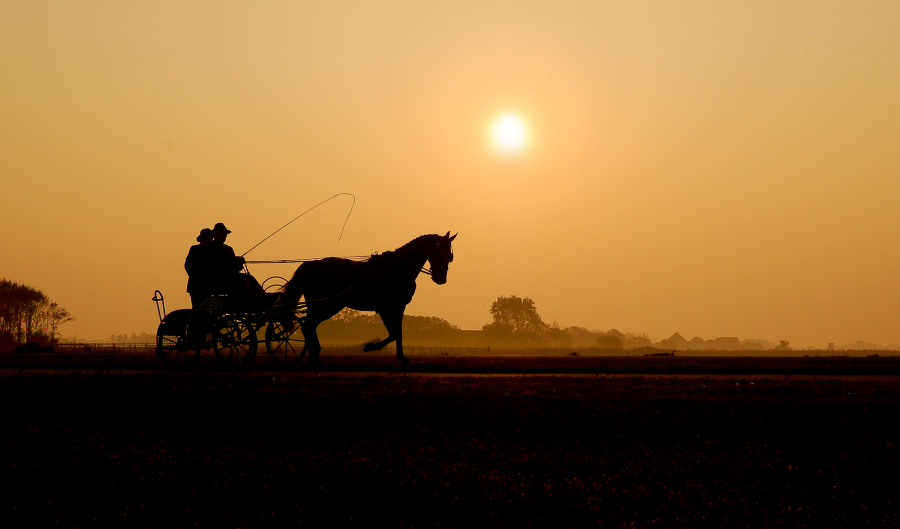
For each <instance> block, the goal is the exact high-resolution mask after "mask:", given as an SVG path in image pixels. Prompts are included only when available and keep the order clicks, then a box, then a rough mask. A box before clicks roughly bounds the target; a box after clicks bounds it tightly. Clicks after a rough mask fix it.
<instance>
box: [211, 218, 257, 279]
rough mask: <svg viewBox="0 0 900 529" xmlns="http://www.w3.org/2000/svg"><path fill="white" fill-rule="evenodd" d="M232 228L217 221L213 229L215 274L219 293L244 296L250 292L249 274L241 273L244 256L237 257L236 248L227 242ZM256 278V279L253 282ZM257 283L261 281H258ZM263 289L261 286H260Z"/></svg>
mask: <svg viewBox="0 0 900 529" xmlns="http://www.w3.org/2000/svg"><path fill="white" fill-rule="evenodd" d="M229 233H231V230H229V229H228V228H226V227H225V225H224V224H222V223H221V222H217V223H216V225H215V226H213V229H212V241H213V248H214V249H215V257H214V262H213V266H214V276H215V285H216V288H217V289H218V292H217V293H220V294H231V295H237V296H244V295H247V294H249V293H250V292H249V290H248V288H247V286H246V285H245V283H246V281H247V278H246V277H244V276H247V275H248V274H241V270H242V269H243V268H244V262H245V261H244V258H243V257H237V256H235V254H234V249H233V248H232V247H231V246H228V245H227V244H225V240H226V239H227V238H228V234H229ZM255 281H256V280H255V279H254V280H253V282H255ZM256 284H257V285H258V284H259V283H256ZM260 289H261V287H260Z"/></svg>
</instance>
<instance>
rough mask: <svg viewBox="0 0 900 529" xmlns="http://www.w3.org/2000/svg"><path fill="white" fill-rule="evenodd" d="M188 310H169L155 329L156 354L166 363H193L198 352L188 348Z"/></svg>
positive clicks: (198, 354)
mask: <svg viewBox="0 0 900 529" xmlns="http://www.w3.org/2000/svg"><path fill="white" fill-rule="evenodd" d="M189 321H190V311H188V310H175V311H172V312H170V313H169V314H168V315H167V316H166V317H165V318H164V319H163V321H162V322H160V324H159V329H158V330H157V331H156V354H157V356H159V359H160V360H162V361H163V362H165V363H167V364H193V363H194V362H196V361H197V357H198V356H200V352H199V351H196V350H193V349H191V348H190V345H189V344H188V339H187V328H188V322H189Z"/></svg>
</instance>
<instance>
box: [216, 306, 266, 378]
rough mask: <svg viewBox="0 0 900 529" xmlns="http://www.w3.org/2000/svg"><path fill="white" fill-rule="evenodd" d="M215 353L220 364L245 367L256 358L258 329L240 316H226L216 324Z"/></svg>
mask: <svg viewBox="0 0 900 529" xmlns="http://www.w3.org/2000/svg"><path fill="white" fill-rule="evenodd" d="M213 338H214V342H215V347H214V348H213V352H215V353H216V358H218V359H219V361H220V362H222V363H225V364H228V365H230V366H233V367H243V366H247V365H250V364H252V363H253V360H254V359H255V358H256V349H257V347H258V345H259V344H258V342H257V339H256V328H255V327H254V326H253V325H252V324H248V323H247V321H246V320H245V319H244V318H242V317H240V316H233V315H227V314H226V315H224V316H221V317H220V318H219V320H218V321H217V322H216V332H215V333H214V336H213Z"/></svg>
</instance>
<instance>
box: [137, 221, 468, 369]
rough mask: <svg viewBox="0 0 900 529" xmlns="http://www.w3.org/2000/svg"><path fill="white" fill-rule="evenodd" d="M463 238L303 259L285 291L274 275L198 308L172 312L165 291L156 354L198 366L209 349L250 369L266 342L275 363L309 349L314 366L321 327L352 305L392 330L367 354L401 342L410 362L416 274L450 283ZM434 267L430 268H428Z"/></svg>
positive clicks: (428, 238) (429, 238)
mask: <svg viewBox="0 0 900 529" xmlns="http://www.w3.org/2000/svg"><path fill="white" fill-rule="evenodd" d="M455 238H456V235H453V236H451V235H450V232H447V234H446V235H437V234H430V235H422V236H420V237H417V238H415V239H413V240H412V241H410V242H408V243H407V244H405V245H403V246H401V247H400V248H397V249H396V250H393V251H388V252H384V253H382V254H373V255H371V256H370V257H368V258H365V259H361V260H356V259H348V258H340V257H327V258H325V259H311V260H299V261H302V262H301V264H300V266H299V267H298V268H297V271H296V272H294V275H293V277H292V278H291V279H290V281H286V282H285V283H284V285H283V286H281V285H278V286H276V285H272V286H271V287H269V288H267V287H266V283H268V282H270V281H272V280H273V279H281V280H284V278H269V279H267V280H266V281H265V282H264V283H263V284H262V285H261V286H260V285H259V284H258V283H257V284H256V285H257V290H258V291H254V292H249V293H247V294H246V295H237V296H228V295H215V296H211V297H209V298H207V299H206V300H205V301H204V302H203V303H202V304H201V306H200V307H201V308H199V309H196V310H191V309H180V310H175V311H172V312H170V313H168V314H166V308H165V302H164V300H163V296H162V294H161V293H160V291H158V290H157V291H156V293H155V295H154V297H153V301H156V310H157V312H158V314H159V318H160V323H159V329H158V330H157V332H156V352H157V354H158V355H159V356H160V357H161V358H162V359H163V360H165V361H166V362H196V361H197V358H198V357H199V355H200V351H201V350H203V349H209V350H212V351H213V353H214V354H215V355H216V358H218V359H219V360H220V361H222V362H224V363H227V364H230V365H233V366H245V365H248V364H250V363H252V362H253V360H254V359H255V358H256V353H257V350H258V349H259V342H260V341H263V343H264V344H265V347H266V352H267V353H268V354H269V355H270V356H271V357H272V358H273V359H274V360H280V361H287V360H289V359H291V357H292V356H293V359H294V361H299V360H300V359H301V358H303V356H304V355H306V353H307V352H309V362H310V363H311V364H317V363H320V361H319V352H320V351H321V350H322V346H321V344H319V338H318V336H317V335H316V327H317V326H318V325H319V324H320V323H322V322H323V321H325V320H327V319H329V318H331V317H332V316H334V315H335V314H337V313H338V312H340V311H341V310H342V309H344V308H345V307H349V308H351V309H355V310H365V311H373V312H376V313H378V315H379V316H381V320H382V322H383V323H384V326H385V328H386V330H387V331H388V336H387V338H385V339H384V340H381V341H378V342H374V343H368V344H366V345H365V346H364V347H363V350H364V351H377V350H381V349H383V348H384V347H385V346H386V345H387V344H389V343H391V342H396V351H397V361H398V362H400V363H404V364H405V363H409V360H408V359H407V358H406V357H405V356H404V355H403V338H402V335H403V325H402V323H403V313H404V311H405V310H406V305H407V304H409V302H410V301H412V298H413V295H414V294H415V291H416V277H417V276H418V275H419V273H422V272H424V273H425V274H427V275H429V276H431V279H432V281H433V282H434V283H436V284H438V285H443V284H444V283H446V282H447V269H448V267H449V265H450V262H451V261H453V249H452V247H451V243H452V242H453V239H455ZM257 262H266V261H257ZM282 262H286V261H282ZM294 262H297V261H294ZM426 263H429V264H430V265H431V266H430V268H424V266H425V264H426ZM247 275H248V276H249V274H247ZM245 279H249V277H248V278H245ZM253 281H254V282H255V280H253ZM276 288H277V291H274V292H273V291H272V290H274V289H276ZM301 297H302V298H303V299H304V301H300V299H301Z"/></svg>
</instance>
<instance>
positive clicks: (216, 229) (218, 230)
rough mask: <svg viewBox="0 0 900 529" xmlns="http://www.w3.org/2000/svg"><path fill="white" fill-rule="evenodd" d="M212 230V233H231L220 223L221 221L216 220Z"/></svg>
mask: <svg viewBox="0 0 900 529" xmlns="http://www.w3.org/2000/svg"><path fill="white" fill-rule="evenodd" d="M212 231H213V233H222V232H225V233H231V230H229V229H228V228H226V227H225V225H224V224H222V223H221V222H217V223H216V225H215V226H213V229H212Z"/></svg>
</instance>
